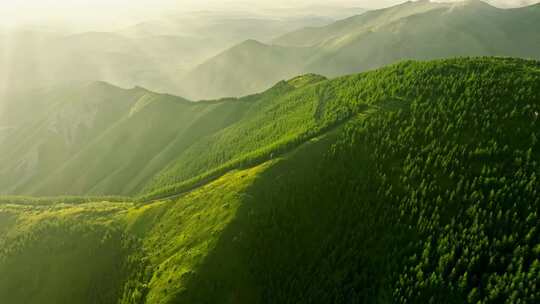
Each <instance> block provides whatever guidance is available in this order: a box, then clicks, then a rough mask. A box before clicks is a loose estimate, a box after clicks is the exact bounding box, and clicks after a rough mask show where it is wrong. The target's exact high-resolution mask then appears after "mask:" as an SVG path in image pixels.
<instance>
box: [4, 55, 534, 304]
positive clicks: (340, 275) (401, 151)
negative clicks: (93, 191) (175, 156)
mask: <svg viewBox="0 0 540 304" xmlns="http://www.w3.org/2000/svg"><path fill="white" fill-rule="evenodd" d="M313 78H314V76H310V77H308V79H313ZM301 80H305V78H299V79H296V80H295V81H292V82H290V83H288V84H289V85H291V86H293V87H294V86H295V85H297V86H298V85H300V86H301V87H300V88H298V89H295V90H293V91H292V93H290V94H293V95H294V97H295V98H293V97H290V98H289V99H285V100H286V101H287V102H284V104H291V106H293V105H294V104H295V103H294V100H298V102H299V103H301V104H307V105H308V106H306V108H304V111H306V112H307V113H310V114H306V116H305V117H306V118H304V119H306V120H300V121H302V124H307V125H308V126H310V124H311V123H309V121H310V120H309V119H307V117H313V116H315V117H323V118H324V119H321V120H319V121H318V125H319V126H320V129H319V130H318V132H316V133H312V134H310V136H308V137H302V135H299V134H302V133H297V132H295V133H292V134H296V135H294V136H295V137H296V138H298V144H297V145H293V146H289V147H288V148H287V149H285V150H276V154H275V155H274V156H273V157H272V159H271V160H268V161H265V159H264V158H263V159H260V161H261V162H258V163H257V164H255V165H253V164H252V165H246V166H244V167H241V168H243V169H239V170H230V171H228V173H226V174H224V175H222V176H220V177H219V178H217V179H215V180H213V181H212V182H209V183H207V184H204V185H202V186H200V187H198V188H196V189H194V190H192V191H189V192H187V193H184V194H183V195H181V196H180V197H178V198H174V199H171V200H163V201H154V202H148V203H146V204H134V203H125V204H121V203H120V204H118V203H107V202H102V203H92V204H83V205H69V204H60V205H54V204H53V205H44V206H40V205H35V204H29V205H27V204H24V203H20V202H19V203H18V204H6V203H2V205H0V245H2V246H0V248H1V250H0V271H1V272H2V273H3V274H5V278H10V279H4V280H0V299H2V300H6V301H7V302H8V303H71V302H77V303H115V302H118V303H137V304H141V303H430V302H431V303H478V302H480V303H537V302H538V301H540V293H539V289H538V285H539V283H540V281H539V280H540V235H539V233H538V231H539V229H540V224H539V223H540V221H539V220H538V214H539V212H540V198H539V197H540V196H539V195H538V191H539V190H540V183H539V181H538V177H537V176H538V174H539V173H540V171H539V170H540V165H539V161H540V159H539V156H538V155H539V153H538V152H539V149H540V143H539V142H538V139H537V136H538V135H537V134H538V133H539V131H540V120H539V113H540V64H539V63H538V62H535V61H523V60H517V59H489V58H482V59H454V60H444V61H435V62H424V63H419V62H405V63H401V64H398V65H395V66H391V67H388V68H384V69H380V70H377V71H373V72H369V73H363V74H359V75H353V76H347V77H342V78H338V79H335V80H322V81H321V80H320V79H319V80H318V81H316V82H315V83H313V84H311V85H307V86H305V85H303V86H302V84H304V81H301ZM321 94H322V95H321ZM278 96H279V95H278ZM291 96H292V95H291ZM321 96H330V97H331V98H328V99H321ZM322 100H324V102H321V101H322ZM314 105H316V106H314ZM274 107H275V105H274ZM317 108H319V109H320V110H319V111H314V109H317ZM270 109H273V107H270ZM263 112H266V113H273V114H275V115H270V114H268V115H270V117H273V118H274V119H278V120H277V122H279V123H276V124H275V125H273V128H272V129H277V128H283V129H289V128H292V129H294V126H295V124H294V123H291V122H290V121H289V120H286V119H285V120H279V118H281V117H286V116H287V114H288V113H289V111H283V112H273V111H270V110H269V109H268V110H267V111H263ZM301 112H302V111H300V110H298V112H295V113H294V115H293V116H298V115H299V113H301ZM317 113H323V114H317ZM323 122H324V123H328V125H326V127H323V126H325V124H324V123H323ZM331 122H332V123H331ZM311 126H312V125H311ZM244 134H246V133H244ZM256 134H257V133H256ZM231 143H236V142H235V141H231ZM277 151H281V153H277ZM72 222H76V223H77V225H75V226H74V228H70V227H71V226H72V225H71V224H70V223H72ZM73 235H79V241H78V242H73ZM43 236H48V237H47V238H44V237H43ZM81 236H83V238H82V239H81ZM99 236H101V238H100V237H99ZM82 247H84V248H91V250H85V251H82V250H80V248H82ZM58 252H62V253H63V254H62V255H58V254H57V253H58ZM88 252H92V253H93V255H92V258H91V259H90V260H91V261H92V265H93V267H92V269H86V268H85V266H84V265H87V263H88V260H89V258H88V256H87V254H88ZM35 256H40V258H41V259H45V260H47V261H49V262H50V263H47V265H49V266H48V267H49V268H48V269H45V268H42V267H38V266H32V265H34V264H33V263H32V261H33V260H35V258H34V257H35ZM29 265H30V267H32V271H31V272H32V276H28V275H25V274H26V273H28V272H25V271H24V270H25V267H28V266H29ZM64 265H72V267H61V266H64ZM111 265H115V266H114V267H113V266H111ZM110 267H112V268H113V269H117V271H114V272H112V273H111V275H110V276H107V277H100V276H99V273H100V272H99V271H95V272H94V271H93V270H96V269H98V270H99V269H105V268H110ZM51 269H52V270H54V271H52V270H51ZM74 270H80V273H79V274H78V277H79V278H81V279H80V280H77V281H76V284H74V283H72V284H68V285H69V288H68V289H69V291H70V292H69V293H66V292H64V290H65V289H66V284H65V281H63V280H68V279H70V278H73V275H72V271H74ZM36 282H47V285H46V286H45V285H42V284H37V283H36ZM88 286H91V287H88ZM45 288H46V289H45ZM59 290H61V291H62V292H60V291H59ZM43 295H47V297H43ZM68 295H69V296H68Z"/></svg>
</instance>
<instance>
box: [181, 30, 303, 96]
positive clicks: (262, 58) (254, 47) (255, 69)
mask: <svg viewBox="0 0 540 304" xmlns="http://www.w3.org/2000/svg"><path fill="white" fill-rule="evenodd" d="M254 54H256V56H254ZM312 54H313V50H312V49H310V48H302V47H281V46H271V45H266V44H263V43H260V42H257V41H255V40H247V41H245V42H243V43H241V44H239V45H236V46H234V47H233V48H231V49H228V50H226V51H224V52H223V53H221V54H219V55H217V56H215V57H213V58H211V59H209V60H207V61H205V62H204V63H203V64H201V65H200V66H198V67H196V68H195V69H194V70H193V71H191V72H190V73H188V74H187V76H186V77H185V79H184V80H183V81H182V86H183V87H184V90H185V91H186V92H187V94H188V95H187V96H188V97H190V98H192V99H199V98H205V99H212V98H220V97H223V96H243V95H247V94H250V93H254V92H261V91H264V90H266V89H268V88H269V87H270V86H271V85H272V84H274V83H276V82H278V81H280V80H282V79H288V78H291V77H293V76H295V75H298V71H299V70H301V69H302V65H303V61H304V58H306V57H309V56H311V55H312ZM277 62H279V64H276V63H277ZM224 71H226V73H227V77H223V75H222V74H221V73H223V72H224Z"/></svg>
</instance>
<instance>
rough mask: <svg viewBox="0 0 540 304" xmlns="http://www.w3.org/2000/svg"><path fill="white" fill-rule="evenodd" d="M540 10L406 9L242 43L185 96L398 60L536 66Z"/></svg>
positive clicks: (199, 74)
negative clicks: (510, 60)
mask: <svg viewBox="0 0 540 304" xmlns="http://www.w3.org/2000/svg"><path fill="white" fill-rule="evenodd" d="M539 19H540V5H538V4H536V5H530V6H526V7H520V8H512V9H501V8H496V7H494V6H491V5H489V4H487V3H485V2H482V1H480V0H467V1H460V2H452V3H437V2H431V1H428V0H421V1H408V2H406V3H403V4H401V5H397V6H393V7H389V8H385V9H379V10H373V11H368V12H367V13H365V14H361V15H358V16H353V17H349V18H347V19H344V20H340V21H337V22H335V23H332V24H330V25H326V26H322V27H307V28H304V29H300V30H297V31H292V32H290V33H288V34H285V35H283V36H281V37H278V38H276V39H274V40H272V41H271V42H270V43H262V42H255V41H247V42H244V43H241V44H239V45H237V46H234V47H232V48H231V49H229V50H226V51H224V52H223V53H221V54H219V55H217V56H215V57H214V58H211V59H209V60H207V61H206V62H205V63H203V64H201V65H199V66H198V67H196V68H195V69H194V70H192V71H191V72H189V73H188V74H187V75H186V77H185V79H184V80H183V81H182V82H183V85H182V86H183V87H184V88H185V93H184V96H186V97H188V98H191V99H200V98H216V97H222V96H241V95H245V94H251V93H255V92H259V91H262V90H265V89H267V88H268V87H270V86H271V85H272V84H273V83H275V82H276V81H277V80H280V79H287V78H290V77H293V76H294V75H298V74H304V73H316V74H320V75H324V76H326V77H336V76H341V75H346V74H350V73H355V72H358V71H367V70H371V69H375V68H378V67H382V66H385V65H388V64H392V63H396V62H399V61H401V60H432V59H440V58H447V57H467V56H503V57H505V56H507V57H521V58H531V59H538V58H539V55H538V54H539V53H538V50H539V49H540V34H539V32H538V31H537V30H536V29H537V27H538V24H537V23H538V20H539Z"/></svg>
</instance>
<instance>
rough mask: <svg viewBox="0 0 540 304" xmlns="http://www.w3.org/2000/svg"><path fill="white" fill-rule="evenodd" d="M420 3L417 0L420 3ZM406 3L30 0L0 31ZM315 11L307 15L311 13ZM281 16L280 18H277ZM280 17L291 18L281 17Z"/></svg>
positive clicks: (4, 5) (4, 18) (9, 8)
mask: <svg viewBox="0 0 540 304" xmlns="http://www.w3.org/2000/svg"><path fill="white" fill-rule="evenodd" d="M416 1H417V0H416ZM463 1H464V0H441V1H435V0H432V2H442V3H449V2H463ZM481 1H483V2H486V3H489V4H490V5H493V6H496V7H499V8H513V7H522V6H528V5H533V4H536V3H539V2H540V0H481ZM405 2H408V1H404V0H379V1H374V0H337V1H323V0H315V1H309V0H297V1H292V2H291V1H286V0H277V1H269V0H259V1H256V3H253V1H234V0H231V1H226V2H223V1H217V0H203V1H195V0H184V1H174V0H157V1H151V0H132V1H128V0H110V1H106V0H93V1H88V0H70V1H68V0H60V1H58V0H29V1H25V2H9V1H0V27H2V28H4V29H8V30H9V29H17V28H37V29H39V30H52V31H56V30H66V29H69V31H71V32H84V31H94V30H100V31H108V30H114V29H118V28H123V27H129V26H131V25H135V24H137V23H140V22H144V21H147V20H152V19H160V18H166V17H167V16H170V15H175V14H184V15H186V14H190V13H196V12H218V13H232V12H249V13H253V14H255V15H257V14H259V16H261V17H272V16H273V14H276V10H287V9H296V10H300V9H302V8H308V7H334V8H341V9H346V8H352V7H356V8H364V9H366V10H372V9H380V8H385V7H390V6H394V5H398V4H400V3H405ZM309 13H310V12H309V11H308V12H306V14H309ZM276 17H278V16H276ZM279 17H286V15H285V16H279Z"/></svg>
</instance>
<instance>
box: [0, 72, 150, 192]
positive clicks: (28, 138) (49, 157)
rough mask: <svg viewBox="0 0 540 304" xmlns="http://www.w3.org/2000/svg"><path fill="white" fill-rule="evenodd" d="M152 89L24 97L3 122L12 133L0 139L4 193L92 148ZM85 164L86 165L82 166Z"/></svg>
mask: <svg viewBox="0 0 540 304" xmlns="http://www.w3.org/2000/svg"><path fill="white" fill-rule="evenodd" d="M146 92H147V91H145V90H143V89H132V90H123V89H120V88H116V87H113V86H110V85H108V84H105V83H102V82H98V83H93V84H89V85H81V86H75V87H72V88H59V89H53V90H46V91H40V92H36V93H30V94H27V95H25V97H24V98H22V97H21V96H19V98H18V99H16V100H14V103H17V109H26V110H27V112H26V113H31V114H28V115H24V113H23V112H22V111H21V112H17V111H16V110H14V111H11V110H10V115H9V119H6V120H3V122H4V123H6V124H7V125H5V128H6V129H9V130H10V131H9V134H7V135H6V137H5V138H4V140H3V141H0V164H1V165H0V168H1V169H0V189H1V190H0V193H18V192H20V190H19V189H26V188H28V187H31V186H34V185H36V184H38V183H40V182H41V181H43V180H45V179H47V178H48V177H49V176H50V174H51V172H53V171H54V170H56V169H58V167H61V166H62V165H64V163H65V162H66V161H67V160H68V159H70V158H71V157H73V156H74V155H76V154H77V153H79V152H80V151H82V150H83V149H84V148H85V147H88V146H89V145H92V142H93V140H94V139H95V138H99V137H100V136H101V135H102V134H104V133H105V132H106V130H107V129H109V128H110V127H111V126H113V125H114V124H116V123H117V121H118V119H120V118H121V117H122V116H124V115H125V113H127V112H128V111H129V109H130V108H131V107H133V106H134V105H135V103H136V102H137V100H138V99H139V98H141V97H142V96H143V95H144V94H146ZM81 166H82V164H81Z"/></svg>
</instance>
